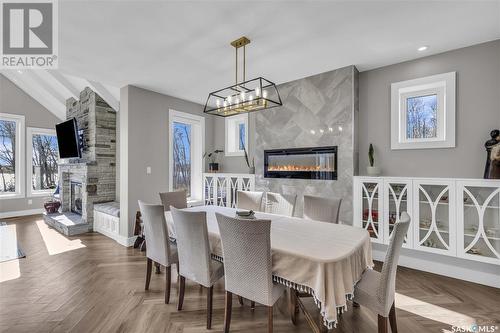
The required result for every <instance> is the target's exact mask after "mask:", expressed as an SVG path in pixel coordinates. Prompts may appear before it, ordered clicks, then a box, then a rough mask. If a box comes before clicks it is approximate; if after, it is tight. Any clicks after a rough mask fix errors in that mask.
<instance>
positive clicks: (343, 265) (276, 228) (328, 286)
mask: <svg viewBox="0 0 500 333" xmlns="http://www.w3.org/2000/svg"><path fill="white" fill-rule="evenodd" d="M187 210H189V211H205V212H207V226H208V232H209V240H210V247H211V250H212V254H213V255H214V256H215V257H221V258H222V246H221V241H220V235H219V228H218V225H217V220H216V218H215V212H218V213H221V214H225V215H228V216H235V211H236V209H233V208H227V207H219V206H198V207H192V208H187ZM255 216H256V217H257V218H263V219H270V220H271V221H272V223H271V249H272V260H273V279H274V281H276V282H278V283H282V284H284V285H286V286H288V287H292V288H294V289H296V290H299V291H304V292H308V293H310V294H312V295H313V297H314V300H315V302H316V304H317V305H318V307H319V309H320V312H321V314H322V316H323V319H324V323H325V325H326V326H327V327H328V328H333V326H335V324H336V321H337V311H338V310H339V309H341V310H343V309H345V308H346V298H350V297H352V293H353V291H354V285H355V284H356V282H357V281H358V280H359V279H360V278H361V275H362V273H363V271H364V270H365V269H366V268H368V267H371V266H373V261H372V249H371V242H370V235H369V234H368V232H367V231H366V230H364V229H361V228H356V227H352V226H348V225H342V224H332V223H325V222H317V221H310V220H305V219H302V218H296V217H287V216H281V215H274V214H267V213H260V212H256V213H255ZM165 217H166V220H167V225H168V228H169V233H170V236H171V237H173V238H175V229H174V226H173V221H172V215H171V214H170V212H166V214H165Z"/></svg>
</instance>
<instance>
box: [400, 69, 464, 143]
mask: <svg viewBox="0 0 500 333" xmlns="http://www.w3.org/2000/svg"><path fill="white" fill-rule="evenodd" d="M449 147H455V72H451V73H446V74H439V75H433V76H428V77H424V78H420V79H415V80H409V81H402V82H397V83H393V84H392V85H391V149H424V148H449Z"/></svg>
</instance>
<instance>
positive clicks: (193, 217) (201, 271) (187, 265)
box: [170, 206, 224, 329]
mask: <svg viewBox="0 0 500 333" xmlns="http://www.w3.org/2000/svg"><path fill="white" fill-rule="evenodd" d="M170 211H171V212H172V218H173V221H174V225H175V232H176V237H177V238H176V239H177V249H178V251H179V263H180V265H179V268H180V271H179V275H180V279H179V301H178V304H177V310H179V311H180V310H182V304H183V302H184V291H185V284H186V278H187V279H189V280H191V281H194V282H196V283H199V284H200V285H202V286H204V287H205V288H207V328H208V329H210V328H211V327H212V296H213V285H214V284H215V283H216V282H217V281H219V279H220V278H221V277H223V276H224V266H223V265H222V263H220V262H218V261H215V260H213V259H212V258H211V251H210V244H209V242H208V230H207V219H206V212H188V211H182V210H179V209H177V208H175V207H173V206H171V207H170Z"/></svg>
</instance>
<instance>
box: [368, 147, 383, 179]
mask: <svg viewBox="0 0 500 333" xmlns="http://www.w3.org/2000/svg"><path fill="white" fill-rule="evenodd" d="M374 155H375V151H374V149H373V145H372V144H371V143H370V148H369V149H368V160H369V161H370V166H367V167H366V173H367V174H368V176H378V175H380V168H379V167H376V166H374V164H375V158H374Z"/></svg>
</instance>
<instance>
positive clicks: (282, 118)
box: [251, 66, 358, 223]
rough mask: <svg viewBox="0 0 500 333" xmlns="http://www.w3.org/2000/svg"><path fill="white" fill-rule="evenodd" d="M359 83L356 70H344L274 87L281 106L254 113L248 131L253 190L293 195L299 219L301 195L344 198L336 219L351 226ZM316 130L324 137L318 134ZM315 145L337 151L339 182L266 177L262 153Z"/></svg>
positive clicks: (347, 68)
mask: <svg viewBox="0 0 500 333" xmlns="http://www.w3.org/2000/svg"><path fill="white" fill-rule="evenodd" d="M357 80H358V71H357V69H356V67H354V66H348V67H344V68H340V69H337V70H334V71H330V72H326V73H322V74H318V75H314V76H310V77H307V78H304V79H299V80H295V81H292V82H288V83H284V84H281V85H279V86H278V89H279V92H280V95H281V98H282V100H283V106H282V107H277V108H273V109H270V110H265V111H262V112H256V113H255V126H254V130H253V131H252V130H251V131H252V132H255V166H256V187H257V188H258V189H261V190H265V191H273V192H281V193H285V194H287V193H294V194H297V195H298V202H297V209H296V213H295V215H297V216H301V215H302V200H303V194H315V195H321V196H326V197H329V196H336V197H341V198H342V199H343V203H342V207H341V211H340V219H341V220H342V221H343V222H346V223H351V222H352V176H353V175H354V174H356V172H357V170H356V169H357V164H356V158H355V152H356V150H357V148H356V147H355V144H356V142H357V141H356V139H355V136H356V132H355V127H356V118H357V112H358V110H357V107H358V105H357V96H356V95H357V90H356V89H357V82H356V81H357ZM330 127H331V128H332V129H333V131H332V132H330V131H329V130H328V129H329V128H330ZM339 127H341V129H339ZM320 129H322V130H323V131H324V132H323V133H320ZM311 130H314V131H315V134H312V133H311ZM317 146H338V157H337V159H338V167H337V170H338V180H336V181H324V180H301V179H267V178H264V176H263V173H264V161H263V159H264V150H265V149H273V148H294V147H317Z"/></svg>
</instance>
